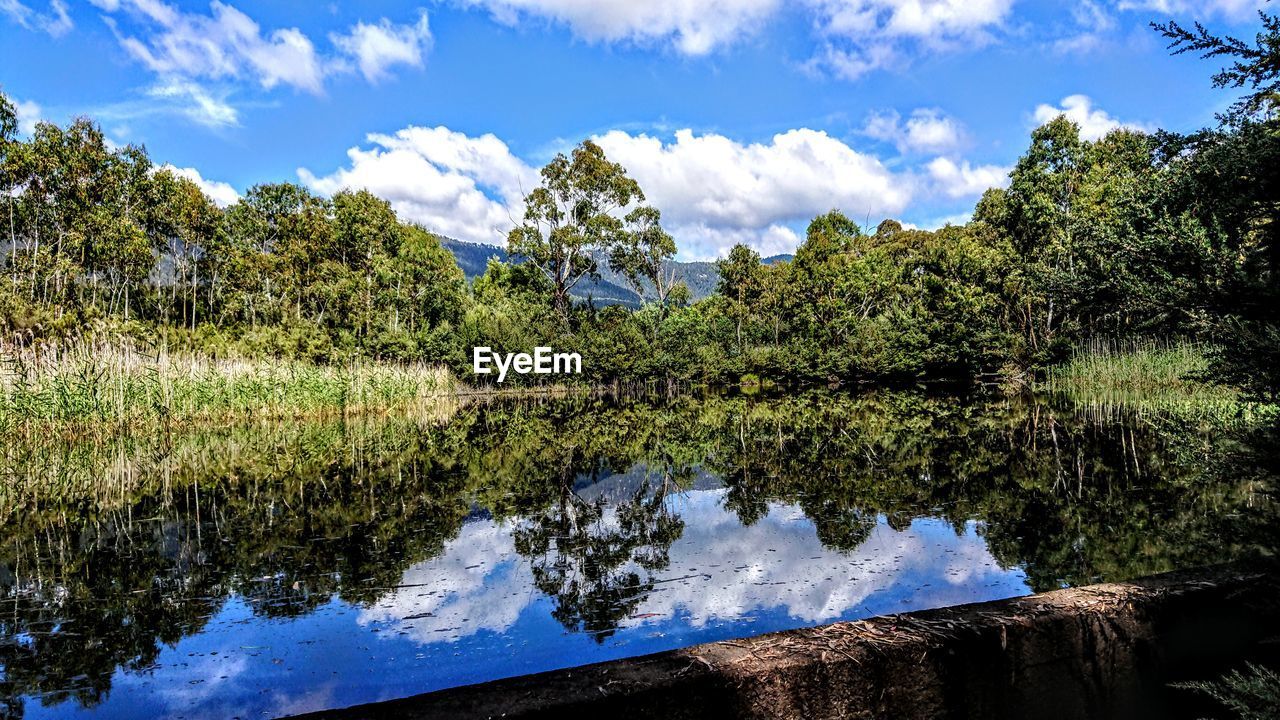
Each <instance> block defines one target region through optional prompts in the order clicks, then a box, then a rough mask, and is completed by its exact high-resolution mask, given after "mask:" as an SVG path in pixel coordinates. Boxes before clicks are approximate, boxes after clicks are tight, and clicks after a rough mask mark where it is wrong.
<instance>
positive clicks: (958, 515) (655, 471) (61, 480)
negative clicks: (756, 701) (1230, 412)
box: [0, 393, 1275, 718]
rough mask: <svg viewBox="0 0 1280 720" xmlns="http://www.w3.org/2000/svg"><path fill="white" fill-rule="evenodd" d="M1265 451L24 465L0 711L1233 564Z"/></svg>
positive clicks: (432, 428)
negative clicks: (2, 704) (1215, 563)
mask: <svg viewBox="0 0 1280 720" xmlns="http://www.w3.org/2000/svg"><path fill="white" fill-rule="evenodd" d="M1268 438H1269V434H1268V433H1260V432H1258V431H1257V430H1252V429H1247V428H1236V427H1228V426H1223V425H1221V424H1218V423H1206V422H1205V421H1203V420H1197V419H1194V418H1187V417H1176V416H1172V415H1151V414H1146V415H1138V414H1133V413H1125V412H1123V411H1108V412H1100V411H1098V410H1097V409H1088V408H1077V407H1072V406H1070V405H1063V404H1061V403H1045V402H1037V401H1028V400H1020V399H1019V400H1006V399H991V398H985V399H984V398H968V399H959V398H933V397H927V396H921V395H911V394H903V395H897V394H879V395H872V396H849V395H839V394H831V393H812V394H805V395H801V396H798V397H788V398H746V397H731V398H723V397H708V398H681V399H676V400H663V401H644V400H635V399H632V400H616V399H566V400H555V401H541V402H500V403H477V404H471V405H465V406H459V407H450V408H443V409H440V408H437V409H434V410H432V411H430V412H417V413H407V414H398V415H395V416H392V417H387V418H378V419H362V420H359V421H338V420H335V421H328V422H319V423H304V424H296V423H295V424H288V425H279V426H271V425H255V426H246V427H238V428H222V429H217V430H205V431H201V432H187V433H181V434H177V435H170V436H168V437H144V438H132V439H116V440H112V441H109V442H108V441H100V442H96V443H88V442H50V441H48V440H44V441H41V442H33V441H28V442H14V443H10V444H9V446H7V448H6V450H5V453H6V454H7V458H6V461H7V465H8V467H9V468H10V470H9V472H10V473H11V475H12V476H11V477H8V478H5V485H6V487H7V488H8V489H7V490H6V494H5V495H4V496H3V497H2V498H0V500H3V502H2V503H0V508H3V510H4V511H5V512H6V515H5V516H4V525H3V527H4V534H3V536H2V537H3V545H2V546H0V593H2V595H0V600H2V601H3V602H4V607H3V608H0V663H2V664H3V675H2V676H0V702H2V703H4V706H3V707H5V708H6V712H7V713H8V714H9V715H11V716H25V717H31V718H37V717H78V716H93V717H100V718H115V717H119V718H132V717H143V716H155V717H174V718H204V717H209V718H214V717H217V718H222V717H244V718H250V717H253V718H257V717H277V716H281V715H287V714H291V713H297V712H304V711H308V710H316V709H324V708H333V707H342V706H348V705H352V704H356V703H361V702H369V701H373V700H381V699H390V698H396V697H404V696H408V695H412V694H416V693H420V692H426V691H430V690H436V689H442V688H448V687H454V686H458V685H464V684H468V683H474V682H482V681H485V680H490V679H495V678H501V677H509V676H514V675H520V674H525V673H529V672H537V671H541V670H548V669H553V668H560V667H567V666H573V665H579V664H583V663H588V662H596V661H600V660H606V659H611V658H619V657H626V656H633V655H639V654H644V653H649V652H655V651H659V650H665V649H670V648H679V647H685V646H688V645H692V644H696V643H701V642H708V641H712V640H719V639H726V638H734V637H744V636H750V635H755V634H759V633H763V632H769V631H774V630H781V629H788V628H796V627H804V626H812V625H818V624H823V623H828V622H832V621H836V620H846V619H854V618H861V617H868V616H872V615H878V614H884V613H893V612H902V611H908V610H917V609H924V608H933V607H942V606H947V605H954V604H958V603H964V602H972V601H978V600H989V599H998V598H1006V597H1012V596H1017V595H1023V594H1027V593H1029V592H1034V591H1040V590H1046V589H1052V588H1056V587H1062V586H1067V585H1073V584H1083V583H1089V582H1096V581H1101V580H1108V581H1111V580H1125V579H1131V578H1135V577H1139V576H1141V575H1146V574H1150V573H1153V572H1160V571H1164V570H1170V569H1175V568H1179V567H1188V566H1191V565H1198V564H1203V563H1208V562H1219V561H1223V560H1230V559H1235V558H1241V557H1248V556H1251V555H1254V554H1257V553H1260V552H1269V550H1270V548H1271V547H1272V546H1273V545H1272V540H1273V538H1272V535H1273V533H1274V531H1273V530H1272V528H1274V527H1275V523H1274V504H1273V503H1272V502H1271V487H1272V482H1273V478H1272V477H1271V474H1270V468H1274V467H1275V464H1274V462H1273V458H1274V453H1273V451H1272V450H1270V448H1271V447H1272V444H1271V443H1270V441H1269V439H1268Z"/></svg>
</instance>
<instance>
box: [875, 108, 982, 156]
mask: <svg viewBox="0 0 1280 720" xmlns="http://www.w3.org/2000/svg"><path fill="white" fill-rule="evenodd" d="M862 132H863V134H864V135H867V136H868V137H872V138H875V139H876V140H881V141H884V142H888V143H893V145H894V146H896V147H897V148H898V151H899V152H901V153H911V152H919V153H944V152H951V151H953V150H956V149H958V148H959V147H960V145H962V144H963V142H964V135H965V132H964V127H963V126H962V125H961V124H960V122H959V121H958V120H956V119H955V118H952V117H949V116H947V115H946V114H944V113H943V112H942V111H940V110H934V109H919V110H915V111H914V112H912V113H911V117H909V118H907V121H906V122H905V123H904V122H903V121H902V116H901V115H899V114H898V113H897V112H896V111H892V110H891V111H888V112H880V113H873V114H872V115H871V116H870V117H869V118H868V119H867V124H866V125H865V126H864V127H863V130H862Z"/></svg>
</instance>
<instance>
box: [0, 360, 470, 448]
mask: <svg viewBox="0 0 1280 720" xmlns="http://www.w3.org/2000/svg"><path fill="white" fill-rule="evenodd" d="M455 389H456V382H455V380H454V379H453V377H452V375H451V374H450V373H449V372H448V370H447V369H444V368H441V367H435V366H430V365H421V364H410V365H390V364H379V363H372V362H357V363H352V364H349V365H343V366H318V365H313V364H310V363H306V362H301V361H291V360H221V359H212V358H208V357H202V356H199V355H193V354H170V353H168V352H166V351H165V350H163V349H160V350H156V351H150V350H145V349H141V348H139V347H137V346H136V345H133V344H130V343H128V342H127V341H124V340H120V339H116V340H110V341H102V340H83V341H73V342H68V343H62V344H44V345H39V346H34V347H15V346H8V347H0V428H5V429H13V428H15V427H18V426H31V425H33V424H34V425H46V424H54V425H62V426H68V425H69V426H82V425H95V424H96V425H139V424H155V423H166V422H170V421H193V420H221V419H230V418H261V417H266V418H289V417H302V416H308V415H314V414H320V413H333V412H347V411H364V410H369V409H377V408H385V407H388V406H391V405H395V404H399V403H404V402H408V401H413V400H417V399H422V398H428V397H435V396H438V395H441V394H446V393H450V392H453V391H454V390H455Z"/></svg>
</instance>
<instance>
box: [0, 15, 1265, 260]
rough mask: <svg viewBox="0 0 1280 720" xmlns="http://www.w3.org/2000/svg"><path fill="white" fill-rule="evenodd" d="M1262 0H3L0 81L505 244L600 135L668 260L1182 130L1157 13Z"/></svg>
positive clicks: (198, 152)
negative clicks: (1045, 146) (534, 200)
mask: <svg viewBox="0 0 1280 720" xmlns="http://www.w3.org/2000/svg"><path fill="white" fill-rule="evenodd" d="M1260 6H1262V3H1261V2H1259V1H1258V0H1204V1H1202V2H1190V1H1189V0H1092V1H1086V2H1079V3H1056V2H1045V1H1043V0H798V1H792V2H784V1H783V0H702V1H700V0H648V1H647V2H644V3H639V2H634V1H633V0H597V1H594V2H592V1H591V0H436V1H432V0H427V2H417V3H405V2H392V1H391V0H367V1H365V2H360V3H354V2H333V3H329V4H325V3H302V2H297V0H257V1H255V2H253V3H249V2H245V1H244V0H226V1H225V2H213V3H209V2H165V1H162V0H52V1H50V0H0V89H3V91H4V92H6V93H7V94H9V95H10V96H11V97H12V98H13V99H15V100H16V101H17V102H18V103H19V107H20V109H21V113H22V116H23V119H24V120H25V121H26V122H25V123H24V124H25V125H26V127H27V128H28V129H29V128H30V125H31V123H32V122H34V121H35V120H37V119H43V120H50V121H54V122H59V123H61V122H65V121H67V120H68V119H70V118H71V117H73V116H76V115H88V116H91V117H93V118H95V119H97V120H98V121H100V122H101V124H102V126H103V129H104V131H105V132H106V134H107V136H108V137H109V138H111V140H112V141H114V142H117V143H122V144H123V143H141V144H144V145H145V146H146V147H147V149H148V150H149V151H150V153H151V155H152V157H153V159H155V160H156V161H157V162H159V163H168V164H172V165H173V166H175V167H176V168H179V169H181V170H182V171H183V172H184V173H186V174H188V175H189V176H191V177H193V178H198V179H199V181H200V182H202V183H204V184H205V185H206V187H207V188H208V189H209V191H210V192H211V194H213V195H214V196H215V197H216V198H218V199H219V200H220V201H221V202H229V201H232V200H234V197H235V194H236V193H238V192H243V191H244V190H246V189H247V188H248V187H249V186H251V185H253V184H255V183H259V182H275V181H294V182H303V183H305V184H307V185H309V186H310V187H312V188H313V189H315V190H316V191H318V192H323V193H330V192H334V191H336V190H338V189H341V188H343V187H367V188H369V189H370V190H373V191H374V192H376V193H378V194H380V195H382V196H383V197H386V198H388V199H389V200H391V201H392V202H393V204H394V205H395V207H396V209H397V211H398V212H399V213H400V214H401V215H402V217H404V218H406V219H409V220H414V221H418V222H422V223H423V224H425V225H427V226H429V227H431V228H432V229H434V230H437V231H438V232H442V233H446V234H449V235H452V236H454V237H458V238H459V239H463V240H472V241H479V242H491V243H500V242H502V239H503V236H504V233H505V229H507V228H509V227H510V225H511V224H512V219H513V218H518V217H519V215H520V212H521V205H520V197H521V196H522V195H523V194H524V192H527V191H528V190H529V189H530V188H531V187H532V186H533V185H534V184H536V182H537V175H536V171H537V168H538V167H540V166H541V165H542V164H543V163H545V162H546V160H547V159H549V158H550V157H551V156H552V155H554V153H555V152H557V151H561V150H565V149H567V148H570V147H572V145H573V144H575V143H576V142H578V141H580V140H581V139H583V138H586V137H593V138H596V139H597V140H598V141H599V142H601V144H602V145H603V146H604V147H605V150H606V152H607V153H608V154H609V155H610V156H611V157H612V158H614V159H617V160H620V161H622V162H623V163H624V165H626V166H627V168H628V169H629V171H630V172H631V173H632V174H633V175H634V176H635V177H636V178H637V179H638V180H639V181H640V183H641V185H642V187H643V188H644V190H645V192H646V193H647V195H648V198H649V200H650V201H651V202H653V203H654V204H655V205H657V206H658V207H659V209H661V210H662V211H663V213H664V220H665V224H666V225H667V226H668V228H669V229H670V230H671V231H672V233H673V234H674V235H675V236H676V239H677V242H678V244H679V246H680V251H681V257H682V258H683V259H704V258H711V257H715V256H717V255H721V254H723V253H724V252H726V251H727V249H728V248H729V247H730V246H732V244H733V243H735V242H746V243H748V244H751V245H753V246H754V247H756V248H757V249H759V250H760V251H762V252H764V253H766V254H770V253H774V252H785V251H789V250H790V249H792V248H793V247H794V246H795V244H796V243H797V242H798V239H799V236H800V235H801V234H802V233H803V228H804V225H805V224H806V222H807V220H808V219H809V218H811V217H812V216H813V215H815V214H817V213H820V212H824V211H826V210H829V209H832V208H837V209H840V210H843V211H845V212H846V213H848V214H850V215H851V216H854V217H857V218H858V219H859V220H868V219H869V220H870V222H871V223H872V224H874V223H876V222H878V221H879V220H880V219H882V218H884V217H888V216H892V217H896V218H899V219H902V220H904V221H906V222H909V223H911V224H914V225H918V226H921V227H935V226H937V225H940V224H942V223H943V222H946V221H948V220H955V221H962V220H963V219H964V218H965V216H966V213H967V212H968V211H969V210H970V209H971V208H972V206H973V203H974V201H975V200H976V199H977V197H978V196H979V195H980V194H981V192H982V191H983V190H984V189H986V188H987V187H990V186H991V185H998V184H1000V183H1001V182H1003V179H1002V178H1003V177H1004V174H1005V172H1007V170H1008V167H1009V166H1010V165H1011V164H1012V163H1013V162H1014V161H1015V160H1016V158H1017V157H1018V155H1019V154H1020V153H1021V151H1022V150H1023V149H1024V147H1025V145H1026V142H1027V134H1028V132H1029V130H1030V129H1031V128H1033V127H1034V126H1035V125H1036V124H1037V123H1038V122H1041V121H1044V120H1047V119H1049V118H1051V117H1053V116H1054V115H1056V114H1058V113H1059V112H1066V114H1067V115H1068V116H1069V117H1071V118H1072V119H1075V120H1077V121H1078V122H1080V124H1081V125H1082V128H1083V130H1084V133H1085V135H1086V136H1090V137H1093V136H1097V135H1099V134H1101V133H1104V132H1106V131H1107V130H1109V129H1112V128H1115V127H1118V126H1121V125H1124V126H1130V127H1135V128H1140V129H1151V128H1155V127H1163V128H1168V129H1172V130H1184V131H1186V130H1193V129H1196V128H1200V127H1204V126H1207V125H1211V124H1213V122H1214V120H1213V116H1214V113H1215V112H1217V111H1219V110H1221V109H1222V108H1224V107H1226V106H1227V105H1229V104H1230V102H1231V100H1232V98H1231V96H1229V95H1228V94H1225V93H1223V92H1221V91H1216V90H1213V89H1212V88H1210V87H1209V82H1208V76H1209V74H1210V73H1211V71H1212V69H1213V66H1212V65H1211V64H1209V63H1205V62H1203V61H1199V60H1197V59H1194V58H1192V57H1188V56H1183V57H1170V56H1169V55H1168V53H1167V51H1166V50H1165V47H1164V43H1163V42H1162V41H1161V40H1160V38H1159V37H1158V36H1157V35H1156V34H1155V33H1154V32H1153V31H1152V30H1150V29H1149V28H1148V27H1147V23H1149V22H1150V21H1152V20H1165V19H1170V18H1175V19H1178V20H1180V21H1191V20H1197V19H1198V20H1202V21H1204V22H1205V23H1206V24H1208V25H1210V26H1211V27H1213V28H1215V29H1221V30H1224V31H1229V32H1235V33H1237V34H1249V35H1251V34H1252V32H1254V29H1255V27H1256V25H1257V20H1256V15H1255V14H1254V11H1255V10H1256V9H1257V8H1258V7H1260Z"/></svg>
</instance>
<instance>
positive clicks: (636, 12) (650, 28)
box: [463, 0, 782, 55]
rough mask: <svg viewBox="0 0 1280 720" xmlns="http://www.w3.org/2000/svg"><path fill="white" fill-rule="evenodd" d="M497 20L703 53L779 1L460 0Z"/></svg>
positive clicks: (745, 29)
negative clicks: (537, 22) (536, 21)
mask: <svg viewBox="0 0 1280 720" xmlns="http://www.w3.org/2000/svg"><path fill="white" fill-rule="evenodd" d="M463 2H464V4H465V5H468V6H472V7H480V8H484V9H486V10H488V11H489V12H490V14H492V15H493V17H494V19H495V20H497V21H498V22H501V23H504V24H507V25H513V26H514V25H518V24H520V23H521V22H522V21H523V20H525V19H527V18H540V19H544V20H549V21H551V22H555V23H559V24H563V25H567V26H568V27H569V28H570V29H571V30H572V31H573V32H574V34H576V35H578V36H579V37H582V38H584V39H586V40H589V41H599V42H632V43H636V44H645V45H653V44H669V45H670V46H671V47H673V48H675V49H676V50H677V51H678V52H681V53H683V54H686V55H703V54H706V53H708V52H711V51H712V50H714V49H716V48H718V47H721V46H724V45H728V44H730V43H732V42H734V41H735V40H737V39H739V38H741V37H742V36H743V35H746V34H748V33H750V32H751V31H753V30H754V29H755V28H756V27H758V26H759V25H760V23H761V22H762V21H763V20H764V19H765V18H767V17H768V16H769V15H771V14H772V13H773V12H774V11H775V10H776V9H777V8H778V7H780V6H781V4H782V3H781V0H647V1H646V2H636V1H635V0H596V1H594V2H583V0H463Z"/></svg>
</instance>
